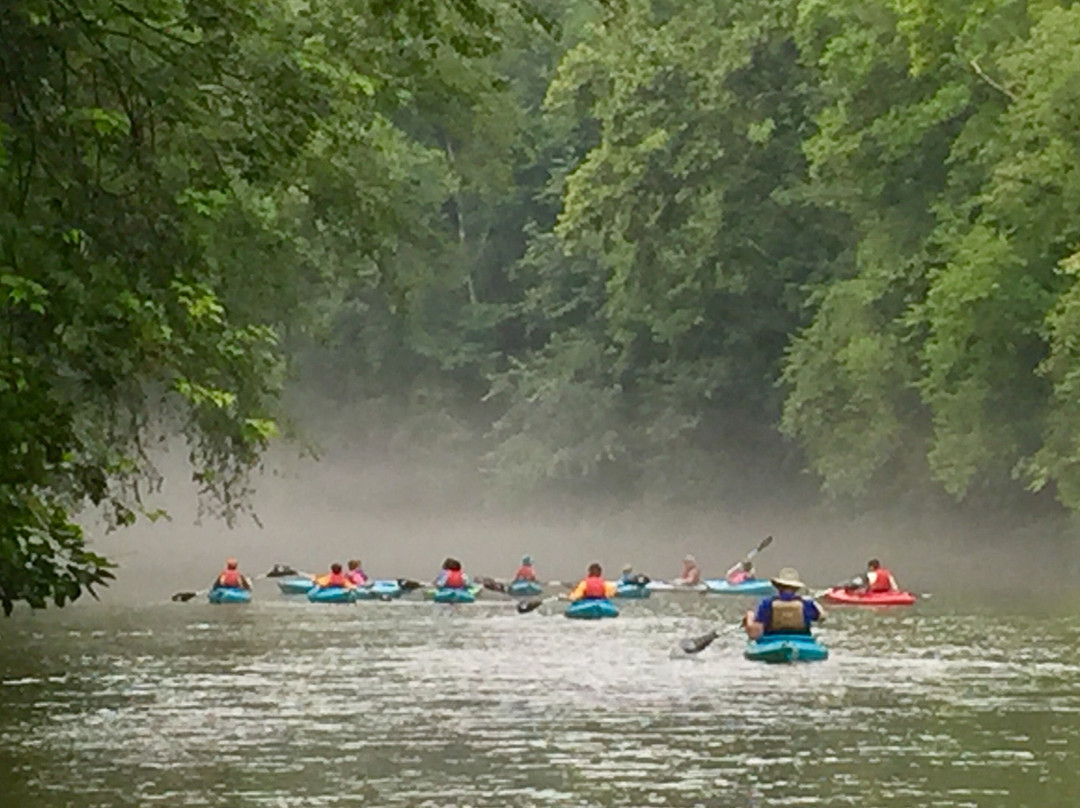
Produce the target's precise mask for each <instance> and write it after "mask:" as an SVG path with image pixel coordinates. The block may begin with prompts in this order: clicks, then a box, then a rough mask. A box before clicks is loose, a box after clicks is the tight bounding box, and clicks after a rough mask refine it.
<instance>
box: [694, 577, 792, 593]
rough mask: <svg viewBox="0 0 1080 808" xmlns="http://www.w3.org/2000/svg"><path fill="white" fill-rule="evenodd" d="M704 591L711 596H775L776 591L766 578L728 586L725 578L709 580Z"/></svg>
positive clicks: (748, 579) (749, 579)
mask: <svg viewBox="0 0 1080 808" xmlns="http://www.w3.org/2000/svg"><path fill="white" fill-rule="evenodd" d="M705 589H706V591H707V592H709V593H710V594H712V595H755V596H757V595H775V594H776V589H775V587H773V585H772V581H770V580H769V579H768V578H747V579H746V580H745V581H743V582H742V583H741V584H730V583H728V582H727V579H726V578H709V579H708V580H707V581H705Z"/></svg>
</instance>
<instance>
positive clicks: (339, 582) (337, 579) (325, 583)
mask: <svg viewBox="0 0 1080 808" xmlns="http://www.w3.org/2000/svg"><path fill="white" fill-rule="evenodd" d="M350 583H351V581H349V578H348V576H346V575H345V574H344V573H341V572H331V573H330V574H329V575H326V576H324V577H323V578H322V579H321V580H320V582H319V586H321V587H323V588H324V589H329V588H330V587H331V586H340V587H341V588H342V589H344V588H345V587H346V586H348V585H349V584H350Z"/></svg>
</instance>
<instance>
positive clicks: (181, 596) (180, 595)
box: [172, 592, 199, 603]
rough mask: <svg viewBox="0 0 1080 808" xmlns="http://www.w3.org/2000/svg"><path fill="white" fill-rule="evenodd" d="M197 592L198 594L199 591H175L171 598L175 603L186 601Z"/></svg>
mask: <svg viewBox="0 0 1080 808" xmlns="http://www.w3.org/2000/svg"><path fill="white" fill-rule="evenodd" d="M197 594H199V593H198V592H177V593H176V594H175V595H173V596H172V599H173V600H175V601H176V602H177V603H187V602H188V601H189V600H191V599H192V598H193V597H195V596H196V595H197Z"/></svg>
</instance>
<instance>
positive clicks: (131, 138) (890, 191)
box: [0, 0, 1080, 611]
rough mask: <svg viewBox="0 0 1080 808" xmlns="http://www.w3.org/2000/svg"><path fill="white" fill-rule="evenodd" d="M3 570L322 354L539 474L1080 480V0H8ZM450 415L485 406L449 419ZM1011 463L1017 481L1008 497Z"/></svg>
mask: <svg viewBox="0 0 1080 808" xmlns="http://www.w3.org/2000/svg"><path fill="white" fill-rule="evenodd" d="M0 41H3V42H4V47H3V48H2V49H0V306H2V307H3V322H2V323H0V343H2V348H0V403H2V412H3V413H4V416H5V417H4V419H3V423H2V424H0V455H2V456H3V458H4V461H5V462H4V464H3V471H2V472H0V603H2V604H3V607H4V608H5V610H7V611H10V609H11V608H12V606H13V604H14V603H15V602H17V601H26V602H28V603H30V604H31V605H35V606H40V605H43V604H44V603H45V602H46V601H47V600H52V601H55V602H56V603H58V604H63V603H64V602H66V601H68V600H70V599H73V598H75V597H77V596H78V595H79V593H80V592H81V591H83V590H84V589H90V590H91V591H92V587H93V586H95V585H98V584H102V583H105V582H106V581H107V580H108V578H109V577H110V576H111V574H112V573H111V571H110V564H109V562H108V561H106V560H105V559H103V558H100V557H98V556H97V555H95V554H93V553H92V552H90V551H89V550H88V549H87V546H86V544H85V542H84V537H83V535H82V532H81V531H80V529H79V527H78V525H77V523H76V520H75V517H76V516H77V514H78V512H79V511H80V509H81V508H83V507H85V506H87V505H92V506H97V507H100V508H103V509H104V510H105V511H106V512H107V513H108V514H109V515H110V517H111V518H112V520H113V521H114V522H115V523H116V524H127V523H130V522H131V521H132V520H133V519H135V518H136V517H137V516H138V515H139V514H140V513H143V514H144V515H146V516H150V517H152V516H153V515H154V514H153V513H146V508H144V507H143V506H142V505H141V503H142V502H143V495H144V493H145V492H146V490H147V488H148V487H150V488H152V487H154V486H156V485H157V484H158V483H159V482H160V478H159V475H158V474H157V472H156V471H155V469H154V466H153V462H152V456H153V447H154V446H156V445H157V444H158V443H160V442H161V441H162V440H164V439H166V437H167V436H172V435H174V434H182V435H183V436H184V437H185V438H186V440H187V442H188V446H189V447H190V457H191V462H192V467H193V468H194V469H195V472H194V474H195V479H196V481H197V483H198V484H199V486H200V488H201V490H202V492H203V494H204V495H205V501H206V503H207V504H208V506H210V507H214V508H215V509H216V510H217V511H218V512H220V513H222V514H223V515H225V516H226V517H229V518H231V517H232V516H233V515H234V514H235V513H237V512H238V511H240V510H243V509H244V508H245V507H246V505H247V497H246V495H247V493H248V487H249V484H248V482H247V479H248V473H249V472H250V471H251V470H252V469H253V468H254V467H255V466H257V465H258V463H259V458H260V455H261V452H262V450H263V449H265V447H266V446H267V445H268V443H269V442H270V441H272V440H273V439H275V437H276V436H277V435H278V434H279V432H280V428H279V424H280V423H281V418H280V416H281V408H280V405H279V404H278V403H277V398H278V395H279V393H280V392H281V390H282V389H283V388H286V387H287V386H288V385H290V384H291V385H305V386H311V385H318V389H319V392H320V394H321V395H324V396H331V397H335V398H337V399H339V400H341V401H343V402H346V403H348V402H355V401H357V400H363V399H371V398H383V399H387V400H390V401H393V402H399V403H401V402H408V403H409V407H407V408H405V409H410V408H411V410H412V411H417V410H419V411H421V412H429V413H430V412H434V413H439V414H440V415H441V416H442V417H444V418H447V419H452V418H457V419H458V422H457V423H458V425H459V426H460V427H461V428H462V429H463V430H465V431H467V432H471V433H472V434H474V435H476V436H477V437H478V439H479V441H480V442H481V444H482V456H478V457H477V459H476V462H477V464H478V465H479V466H481V467H482V468H483V469H485V470H486V471H487V472H488V473H490V474H492V475H496V476H497V477H498V478H499V479H500V480H507V481H512V484H514V485H519V486H537V485H542V486H571V487H573V488H575V489H578V490H581V486H582V483H589V484H590V485H596V486H600V487H602V488H605V489H618V490H630V491H634V490H644V489H649V488H655V487H657V486H659V487H662V488H663V489H664V490H666V491H668V492H670V493H671V494H672V495H678V496H688V497H701V496H707V497H710V498H720V499H728V500H738V499H739V498H743V497H746V496H748V495H749V493H750V492H751V491H752V489H753V488H754V487H756V486H760V485H761V484H762V483H763V482H764V481H766V480H773V481H778V482H779V483H780V484H789V483H791V482H792V481H793V480H795V479H796V478H797V477H798V476H799V475H800V473H801V472H802V471H803V470H809V471H810V472H811V473H812V474H813V475H814V477H815V478H816V479H817V480H818V481H819V482H820V488H821V490H822V492H823V494H824V495H825V496H828V497H833V498H836V497H839V498H844V499H845V500H849V501H858V500H860V499H863V498H874V497H878V496H883V495H884V496H889V495H892V494H894V493H896V492H897V491H900V490H923V491H928V492H934V491H936V492H941V493H942V494H943V495H946V496H950V497H952V498H954V499H956V500H959V501H970V502H985V503H991V502H997V503H1000V502H1002V501H1006V502H1010V503H1031V507H1035V503H1038V507H1043V508H1045V507H1047V505H1046V500H1047V499H1048V498H1050V499H1056V500H1057V501H1058V502H1059V503H1060V507H1063V508H1065V509H1070V510H1076V509H1080V399H1078V388H1080V382H1078V381H1077V379H1078V378H1080V347H1078V346H1080V287H1078V285H1077V283H1078V280H1080V213H1078V211H1080V204H1078V203H1080V118H1078V116H1077V112H1076V110H1077V109H1078V108H1080V9H1078V8H1077V7H1075V6H1073V5H1071V4H1069V3H1061V2H1041V3H1029V2H1026V0H992V1H991V2H989V3H986V2H984V3H959V4H952V5H949V6H947V7H946V6H939V5H932V4H929V3H926V2H922V1H921V0H869V2H866V1H864V0H860V1H859V2H853V1H852V0H833V2H829V3H824V2H821V1H820V0H751V2H747V3H741V4H734V5H733V4H731V3H722V2H719V0H708V1H707V2H704V3H693V4H685V3H672V2H668V1H667V0H620V2H610V3H605V2H599V0H535V1H534V2H526V1H525V0H450V1H448V2H442V3H432V2H429V1H428V0H407V1H406V2H393V3H390V2H385V0H320V1H316V0H304V1H302V2H297V1H294V0H271V1H270V2H259V3H256V2H253V1H252V0H230V1H229V2H225V0H200V1H199V2H186V1H185V0H123V2H121V1H120V0H12V1H11V2H8V3H6V4H4V6H3V8H0ZM466 416H467V417H466ZM1003 497H1004V500H1003V499H1002V498H1003Z"/></svg>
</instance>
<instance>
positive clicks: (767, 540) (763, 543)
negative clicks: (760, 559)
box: [757, 534, 772, 553]
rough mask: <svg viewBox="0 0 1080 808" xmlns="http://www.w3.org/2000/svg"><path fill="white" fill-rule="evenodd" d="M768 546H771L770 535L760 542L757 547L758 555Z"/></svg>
mask: <svg viewBox="0 0 1080 808" xmlns="http://www.w3.org/2000/svg"><path fill="white" fill-rule="evenodd" d="M770 544H772V535H771V534H770V535H768V536H766V537H765V538H764V539H762V540H761V544H759V545H758V546H757V551H758V552H759V553H760V552H761V551H762V550H764V549H765V548H766V547H768V546H769V545H770Z"/></svg>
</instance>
